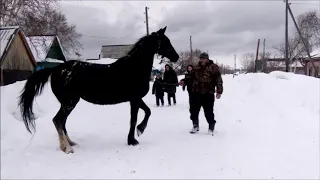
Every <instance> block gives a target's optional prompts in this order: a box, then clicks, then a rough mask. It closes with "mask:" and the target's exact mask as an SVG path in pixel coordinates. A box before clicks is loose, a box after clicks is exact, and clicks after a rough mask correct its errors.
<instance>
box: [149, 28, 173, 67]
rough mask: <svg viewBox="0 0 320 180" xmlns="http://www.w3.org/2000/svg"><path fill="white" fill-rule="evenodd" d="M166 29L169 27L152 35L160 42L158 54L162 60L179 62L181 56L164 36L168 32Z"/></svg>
mask: <svg viewBox="0 0 320 180" xmlns="http://www.w3.org/2000/svg"><path fill="white" fill-rule="evenodd" d="M166 29H167V26H166V27H164V28H162V29H160V30H159V31H157V32H153V33H151V36H155V37H156V39H157V42H158V45H157V46H158V47H157V48H158V49H157V52H156V53H157V54H159V55H161V56H162V58H163V57H166V58H168V59H169V60H170V61H171V62H177V61H178V59H179V55H178V53H177V52H176V50H175V49H174V47H173V46H172V44H171V42H170V40H169V38H168V37H167V36H166V35H165V34H164V33H165V32H166Z"/></svg>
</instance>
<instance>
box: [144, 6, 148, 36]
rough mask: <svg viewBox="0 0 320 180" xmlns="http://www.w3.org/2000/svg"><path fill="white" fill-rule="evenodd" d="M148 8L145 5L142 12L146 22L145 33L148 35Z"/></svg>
mask: <svg viewBox="0 0 320 180" xmlns="http://www.w3.org/2000/svg"><path fill="white" fill-rule="evenodd" d="M148 9H149V8H148V7H147V6H146V7H145V12H144V14H145V15H146V21H145V23H146V29H147V35H149V21H148V19H149V17H148Z"/></svg>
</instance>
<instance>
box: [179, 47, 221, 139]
mask: <svg viewBox="0 0 320 180" xmlns="http://www.w3.org/2000/svg"><path fill="white" fill-rule="evenodd" d="M186 81H188V82H192V92H191V93H190V119H191V120H192V123H193V128H192V129H191V131H190V133H192V134H194V133H197V132H198V131H199V112H200V109H201V107H202V108H203V111H204V114H205V117H206V119H207V122H208V124H209V130H208V133H209V134H211V135H213V131H214V128H215V124H216V120H215V118H214V113H213V107H214V101H215V98H217V99H220V97H221V94H222V92H223V81H222V77H221V73H220V70H219V67H218V65H216V64H214V63H213V61H212V60H209V55H208V54H207V53H205V52H203V53H201V54H200V61H199V63H198V65H197V66H195V68H193V70H192V71H191V74H190V76H189V77H188V78H185V79H182V80H181V81H180V83H179V84H180V85H183V84H184V83H186ZM215 93H216V97H215Z"/></svg>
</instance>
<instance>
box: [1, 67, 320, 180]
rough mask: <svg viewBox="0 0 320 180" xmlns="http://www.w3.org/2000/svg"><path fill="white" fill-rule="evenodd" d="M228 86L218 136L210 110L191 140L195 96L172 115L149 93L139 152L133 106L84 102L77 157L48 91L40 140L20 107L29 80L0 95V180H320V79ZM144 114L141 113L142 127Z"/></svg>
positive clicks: (287, 77) (181, 100)
mask: <svg viewBox="0 0 320 180" xmlns="http://www.w3.org/2000/svg"><path fill="white" fill-rule="evenodd" d="M180 78H181V77H180ZM223 80H224V93H223V95H222V98H221V99H219V100H217V101H216V103H215V114H216V119H217V126H216V130H217V133H216V135H215V136H214V137H212V136H208V135H206V132H207V123H206V120H205V118H204V116H203V112H202V110H201V113H200V133H199V134H195V135H192V134H189V133H188V131H189V129H190V128H191V121H190V120H189V110H188V95H187V92H186V91H185V92H183V91H182V90H181V87H179V88H178V92H177V105H176V106H172V107H159V108H157V107H155V98H154V96H152V94H151V91H149V94H148V95H147V96H146V97H145V98H144V100H145V102H146V103H147V104H148V105H149V106H150V108H151V111H152V115H151V117H150V120H149V124H148V127H147V128H146V131H145V132H144V134H143V135H142V136H140V137H137V140H138V141H139V142H140V145H138V146H135V147H132V146H127V145H126V141H127V134H128V130H129V114H130V109H129V104H128V103H123V104H118V105H113V106H98V105H93V104H89V103H86V102H85V101H83V100H81V101H80V102H79V103H78V105H77V107H76V108H75V110H74V111H73V112H72V113H71V115H70V116H69V118H68V121H67V129H68V132H69V135H70V138H71V139H72V140H73V141H75V142H77V143H78V146H76V147H74V150H75V153H73V154H64V153H63V152H62V151H60V149H59V143H58V136H57V132H56V130H55V127H54V125H53V123H52V118H53V116H54V115H55V113H56V112H57V111H58V109H59V103H58V102H57V100H56V99H55V97H54V95H53V94H52V92H51V88H50V85H49V84H47V86H46V87H45V89H44V92H43V94H42V95H41V96H39V97H38V98H37V99H36V103H35V105H34V107H35V108H34V111H35V113H36V115H37V116H39V118H38V119H37V120H36V123H37V126H36V127H37V132H36V134H35V135H34V136H33V138H32V135H30V134H29V133H28V132H27V130H26V129H25V127H24V124H23V123H22V122H21V121H20V119H21V117H20V113H19V111H18V110H19V109H18V108H17V97H18V95H19V92H20V91H21V89H22V87H23V85H24V83H25V81H23V82H18V83H15V84H13V85H9V86H5V87H1V178H3V179H10V178H12V179H39V178H41V179H48V178H50V179H54V178H55V179H58V178H60V179H71V178H72V179H77V178H81V179H93V178H105V179H107V178H131V179H132V178H153V179H161V178H171V179H173V178H186V179H195V178H196V179H200V178H210V179H218V178H229V179H235V178H242V179H258V178H263V179H271V178H273V179H311V178H314V179H316V178H317V179H318V178H319V176H320V175H319V169H320V165H319V158H320V157H319V151H320V149H319V145H320V144H319V120H320V117H319V113H320V105H319V100H320V95H319V92H320V80H319V79H316V78H312V77H306V76H302V75H294V74H290V73H289V74H288V73H282V72H273V73H271V74H246V75H243V74H240V75H238V76H236V77H235V78H234V79H233V78H232V75H225V76H223ZM150 85H152V83H151V84H150ZM165 100H166V98H165ZM143 115H144V113H143V111H142V110H140V111H139V122H141V120H142V118H143ZM139 122H138V123H139ZM31 138H32V139H31Z"/></svg>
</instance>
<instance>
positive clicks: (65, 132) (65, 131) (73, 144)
mask: <svg viewBox="0 0 320 180" xmlns="http://www.w3.org/2000/svg"><path fill="white" fill-rule="evenodd" d="M66 122H67V119H66V120H65V121H64V123H63V131H64V134H65V135H66V137H67V140H68V142H69V144H70V146H75V145H77V143H75V142H74V141H72V140H71V139H70V137H69V135H68V132H67V129H66Z"/></svg>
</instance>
